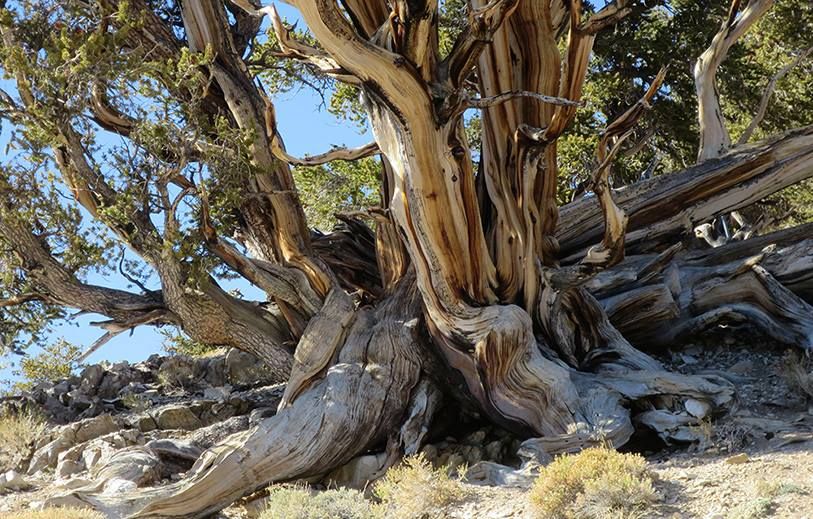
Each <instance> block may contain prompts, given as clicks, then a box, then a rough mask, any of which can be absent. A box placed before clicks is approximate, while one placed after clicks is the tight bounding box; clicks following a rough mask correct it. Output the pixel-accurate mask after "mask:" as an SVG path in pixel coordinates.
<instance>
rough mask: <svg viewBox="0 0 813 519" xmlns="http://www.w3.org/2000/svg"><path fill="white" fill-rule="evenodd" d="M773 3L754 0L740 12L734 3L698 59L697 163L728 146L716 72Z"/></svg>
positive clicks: (729, 140)
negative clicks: (698, 130) (698, 146)
mask: <svg viewBox="0 0 813 519" xmlns="http://www.w3.org/2000/svg"><path fill="white" fill-rule="evenodd" d="M773 1H774V0H753V1H751V2H749V3H748V5H747V6H746V7H745V9H744V10H743V11H742V12H740V7H741V5H740V0H733V1H732V2H731V7H730V8H729V12H728V17H727V18H726V20H725V22H723V25H722V27H720V30H719V31H718V32H717V34H715V35H714V38H713V39H712V41H711V45H709V47H708V48H707V49H706V50H705V51H704V52H703V54H701V55H700V57H699V58H697V62H696V63H695V65H694V81H695V90H696V91H697V109H698V112H697V115H698V119H699V122H700V150H699V151H698V155H697V160H698V161H700V162H702V161H704V160H707V159H711V158H716V157H719V156H720V155H721V154H722V153H724V152H725V151H726V150H727V149H728V148H729V147H730V146H731V136H730V135H729V133H728V128H726V123H725V120H724V118H723V111H722V108H721V107H720V98H719V97H720V96H719V93H718V92H717V86H716V76H717V69H718V68H719V67H720V64H721V63H722V62H723V60H725V57H726V55H727V54H728V51H729V49H730V48H731V46H732V45H734V43H736V41H737V40H738V39H739V38H740V37H741V36H742V35H743V34H745V33H746V32H747V31H748V29H750V28H751V27H752V26H753V25H754V23H756V22H757V21H758V20H759V19H760V18H762V16H763V15H764V14H765V13H766V12H768V9H770V8H771V6H772V5H773Z"/></svg>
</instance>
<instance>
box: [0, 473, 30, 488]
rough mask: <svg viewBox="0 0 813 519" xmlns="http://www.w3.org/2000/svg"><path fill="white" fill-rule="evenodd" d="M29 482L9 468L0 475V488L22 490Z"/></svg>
mask: <svg viewBox="0 0 813 519" xmlns="http://www.w3.org/2000/svg"><path fill="white" fill-rule="evenodd" d="M29 486H31V485H30V483H28V481H27V480H26V479H25V477H23V475H22V474H20V473H19V472H17V471H14V470H9V471H8V472H6V473H5V474H2V475H0V490H24V489H26V488H28V487H29Z"/></svg>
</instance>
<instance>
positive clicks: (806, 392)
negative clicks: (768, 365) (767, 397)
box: [782, 350, 813, 400]
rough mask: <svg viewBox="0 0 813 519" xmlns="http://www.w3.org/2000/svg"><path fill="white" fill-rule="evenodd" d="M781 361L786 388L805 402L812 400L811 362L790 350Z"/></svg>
mask: <svg viewBox="0 0 813 519" xmlns="http://www.w3.org/2000/svg"><path fill="white" fill-rule="evenodd" d="M783 361H784V362H783V367H784V369H783V370H782V375H783V376H784V377H785V381H786V382H787V384H788V386H789V387H790V388H791V389H795V390H796V391H799V392H800V393H801V396H802V397H804V398H805V399H806V400H811V399H813V362H811V361H810V360H809V359H807V358H805V357H803V356H802V355H801V354H800V353H798V352H795V351H791V350H788V351H787V352H786V353H785V357H784V359H783Z"/></svg>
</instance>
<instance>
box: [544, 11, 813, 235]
mask: <svg viewBox="0 0 813 519" xmlns="http://www.w3.org/2000/svg"><path fill="white" fill-rule="evenodd" d="M727 7H728V3H727V2H712V3H708V2H696V1H693V0H674V1H669V2H666V1H663V0H659V1H651V2H645V3H641V4H637V6H636V7H635V8H634V12H633V14H631V15H629V16H628V17H627V18H625V19H624V20H623V21H622V22H620V23H619V24H618V25H617V26H615V27H614V28H611V29H608V30H606V31H603V32H601V33H600V34H599V36H598V38H597V39H596V44H595V48H594V55H593V57H592V61H591V66H590V69H589V73H588V77H587V81H586V84H585V92H584V99H585V100H586V101H587V106H586V107H585V108H583V109H581V110H580V111H579V115H578V117H577V120H576V122H575V124H574V125H573V127H572V128H571V129H570V130H569V131H568V133H567V134H566V136H565V137H564V138H562V139H561V140H560V141H559V147H558V148H559V166H560V170H561V171H562V175H561V176H562V177H563V179H562V184H561V186H560V190H561V196H560V199H561V201H567V200H569V199H570V193H571V191H572V189H573V188H574V187H575V185H577V184H578V183H579V182H580V181H584V180H585V179H586V178H587V177H588V174H589V173H590V171H591V170H592V168H593V167H594V161H595V159H594V155H595V146H596V142H597V141H596V136H597V133H598V132H599V131H600V130H601V129H602V128H603V127H604V126H605V125H606V123H607V122H608V121H611V120H613V119H614V118H615V117H617V116H618V115H620V114H621V113H622V112H623V111H624V110H626V109H627V108H628V107H629V106H630V105H631V104H632V103H634V102H635V101H636V100H637V99H638V98H640V96H641V94H642V93H643V91H644V89H645V86H646V85H648V84H649V82H650V81H651V80H652V78H654V76H655V74H657V72H658V70H659V69H660V67H662V66H665V65H668V66H669V73H668V74H667V78H666V81H665V83H664V85H663V87H662V88H661V90H660V92H659V93H658V95H657V96H656V98H655V101H654V103H653V108H652V110H651V111H650V112H648V113H647V114H646V115H645V116H644V117H643V119H642V120H641V122H640V123H639V128H638V129H637V130H636V132H635V134H634V135H633V136H632V137H631V138H630V139H629V140H628V142H629V144H628V145H627V148H632V147H633V146H634V145H635V144H636V143H637V142H639V141H641V140H642V139H645V142H646V144H645V145H644V146H643V147H642V148H641V149H640V151H638V153H637V154H635V155H633V156H629V155H626V154H624V153H623V152H622V154H621V156H620V157H619V158H618V159H617V160H616V162H615V163H614V167H613V177H614V178H613V181H614V183H615V185H616V186H621V185H625V184H629V183H631V182H634V181H636V180H637V179H638V178H639V177H640V176H641V174H642V173H643V172H644V171H646V169H647V168H648V167H649V166H650V165H652V164H653V161H655V162H654V163H655V164H658V167H657V169H656V170H655V171H656V173H666V172H670V171H674V170H678V169H682V168H685V167H686V166H687V165H689V164H693V163H694V162H695V157H696V155H697V149H698V145H699V144H698V136H699V129H698V126H697V106H696V103H697V100H696V96H695V86H694V78H693V76H692V67H693V65H694V61H695V60H696V59H697V57H698V56H699V55H700V54H701V53H702V52H703V51H704V50H705V49H706V47H708V45H709V43H710V42H711V38H712V37H713V36H714V34H715V33H716V32H717V30H718V29H719V27H720V24H721V21H722V19H723V17H724V16H725V15H726V13H727ZM811 27H813V4H810V3H808V2H803V3H799V2H795V1H793V0H778V1H777V2H776V4H775V6H774V7H773V8H772V9H771V10H770V11H769V12H768V14H767V15H766V16H765V17H764V19H763V20H761V21H760V22H759V23H757V24H756V25H755V26H754V27H753V28H752V29H751V31H750V32H749V33H748V35H747V36H746V37H744V38H741V40H740V41H739V43H737V44H736V45H735V46H734V47H733V48H732V49H731V51H730V53H729V55H728V57H727V58H726V60H725V62H724V63H723V67H722V70H721V72H720V74H718V76H717V84H718V87H719V90H720V94H721V102H722V107H723V111H724V114H725V117H726V118H727V122H728V127H729V129H730V131H731V136H732V139H733V140H734V141H736V140H737V139H738V138H739V136H740V134H741V133H742V131H743V130H744V129H745V127H746V126H747V125H748V123H750V121H751V119H752V117H753V115H754V113H755V112H756V110H757V107H758V106H759V102H760V99H761V97H762V93H763V91H764V89H765V87H766V85H767V83H768V81H769V80H770V79H771V77H772V76H773V75H774V74H775V73H776V72H777V71H778V70H779V69H780V68H781V67H782V66H783V65H784V64H786V63H788V62H789V61H790V60H791V59H792V57H793V53H795V52H798V51H801V50H804V49H807V48H809V47H810V46H811V45H813V31H811V30H810V28H811ZM811 70H813V59H808V60H807V61H806V62H803V63H802V64H801V65H800V66H798V67H796V68H795V69H794V70H793V71H792V72H791V73H790V74H788V76H786V77H785V78H784V79H783V80H781V81H780V82H779V83H778V84H777V89H776V93H775V94H774V96H773V97H772V99H771V102H770V104H769V109H768V113H767V115H766V117H765V120H764V121H763V123H762V124H761V125H760V127H759V130H758V131H757V132H756V133H755V135H754V136H753V138H752V139H754V140H756V139H760V138H763V137H765V136H768V135H771V134H774V133H777V132H781V131H784V130H787V129H790V128H795V127H799V126H803V125H807V124H811V123H813V84H811V82H810V81H808V80H806V79H805V78H807V77H809V75H810V73H811ZM807 193H809V189H806V188H805V187H804V186H800V187H796V188H793V189H791V190H788V191H786V192H785V193H783V194H782V195H781V196H780V197H778V199H779V200H781V201H782V202H780V205H782V204H784V205H783V206H784V207H786V208H787V207H788V206H792V207H794V208H796V209H797V210H798V212H797V221H803V220H806V219H808V218H810V216H811V214H810V210H809V207H810V205H809V203H808V200H807V198H808V195H807ZM776 198H777V197H775V199H776ZM777 211H778V210H777Z"/></svg>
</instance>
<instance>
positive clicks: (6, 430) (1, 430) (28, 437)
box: [0, 410, 46, 471]
mask: <svg viewBox="0 0 813 519" xmlns="http://www.w3.org/2000/svg"><path fill="white" fill-rule="evenodd" d="M45 428H46V422H45V419H44V418H43V417H42V416H40V415H39V414H38V413H36V412H34V411H31V410H24V411H20V412H17V413H11V412H7V413H4V414H3V415H1V416H0V469H2V470H3V471H6V470H10V469H13V468H15V467H16V466H17V465H18V464H19V463H20V462H21V461H22V460H25V459H27V458H28V457H29V456H30V455H31V452H32V449H33V447H34V444H35V443H36V441H37V440H38V439H39V438H40V436H41V435H42V434H43V433H44V432H45Z"/></svg>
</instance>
